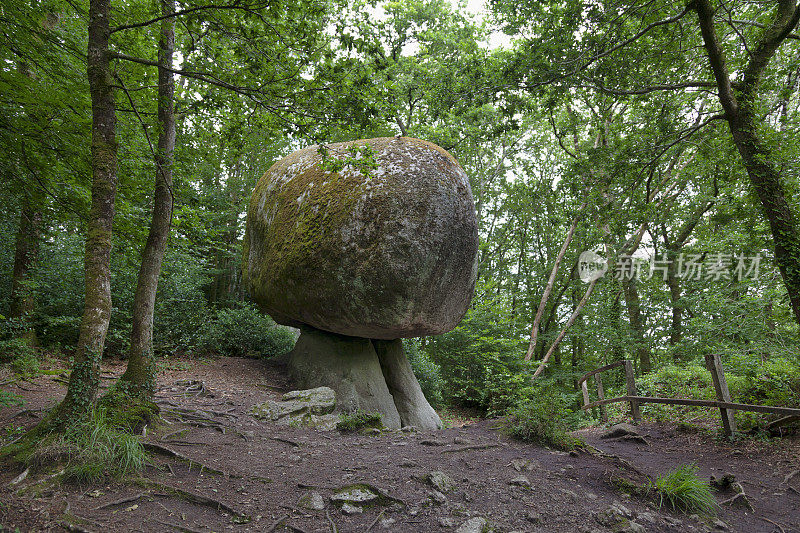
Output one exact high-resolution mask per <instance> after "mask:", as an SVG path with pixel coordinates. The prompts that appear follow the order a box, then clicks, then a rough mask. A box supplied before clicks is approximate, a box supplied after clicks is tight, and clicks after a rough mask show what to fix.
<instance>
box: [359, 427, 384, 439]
mask: <svg viewBox="0 0 800 533" xmlns="http://www.w3.org/2000/svg"><path fill="white" fill-rule="evenodd" d="M361 434H362V435H368V436H372V437H374V436H377V435H380V434H381V430H380V429H378V428H366V429H363V430H362V431H361Z"/></svg>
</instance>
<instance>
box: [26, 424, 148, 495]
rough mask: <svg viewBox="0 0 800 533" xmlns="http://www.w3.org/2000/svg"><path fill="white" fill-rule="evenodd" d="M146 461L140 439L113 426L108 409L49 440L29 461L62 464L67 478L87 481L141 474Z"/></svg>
mask: <svg viewBox="0 0 800 533" xmlns="http://www.w3.org/2000/svg"><path fill="white" fill-rule="evenodd" d="M146 460H147V455H146V453H145V451H144V448H143V447H142V444H141V443H140V442H139V439H138V438H137V437H136V436H135V435H132V434H130V433H128V432H126V431H124V430H123V429H120V428H119V427H117V426H115V425H113V424H111V423H110V422H109V421H108V418H107V416H106V412H105V410H104V409H96V410H95V411H93V413H92V415H91V417H89V418H88V419H87V420H85V421H83V422H79V423H76V424H69V425H67V426H66V427H65V428H64V430H63V432H57V433H51V434H50V435H48V436H47V437H45V438H44V439H43V440H42V441H41V442H40V443H39V444H38V445H36V447H35V448H33V449H32V450H31V452H30V454H29V455H28V457H27V460H26V462H28V463H30V464H31V465H33V466H40V467H42V466H50V465H62V466H63V469H64V479H67V480H71V481H78V482H87V481H96V480H98V479H101V478H104V477H106V476H114V477H121V476H124V475H127V474H132V473H136V472H139V471H141V469H142V467H144V464H145V462H146Z"/></svg>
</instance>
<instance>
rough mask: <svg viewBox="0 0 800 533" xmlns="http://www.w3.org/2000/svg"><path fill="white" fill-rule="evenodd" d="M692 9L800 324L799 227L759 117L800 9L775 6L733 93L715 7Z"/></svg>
mask: <svg viewBox="0 0 800 533" xmlns="http://www.w3.org/2000/svg"><path fill="white" fill-rule="evenodd" d="M692 5H693V7H694V9H695V11H696V12H697V17H698V21H699V24H700V32H701V34H702V37H703V42H704V45H705V48H706V53H707V55H708V61H709V66H710V67H711V72H712V73H713V75H714V80H715V82H716V85H717V89H718V96H719V101H720V103H721V104H722V108H723V109H724V110H725V119H726V120H727V122H728V126H729V128H730V131H731V135H732V136H733V142H734V144H735V145H736V149H737V150H738V152H739V155H741V157H742V162H743V163H744V168H745V170H746V171H747V175H748V177H749V178H750V184H751V185H752V186H753V189H754V191H755V193H756V196H758V199H759V200H760V202H761V207H762V209H763V211H764V215H765V217H766V219H767V221H768V222H769V226H770V230H771V232H772V239H773V242H774V247H775V262H776V263H777V264H778V269H779V270H780V273H781V276H782V277H783V283H784V285H785V286H786V293H787V295H788V296H789V302H790V304H791V308H792V311H793V312H794V316H795V320H796V321H797V323H798V324H800V223H798V214H797V213H796V212H795V209H794V208H793V206H792V204H791V203H790V200H789V198H790V197H789V195H788V193H787V187H786V185H785V183H784V181H785V177H784V176H782V175H781V171H780V169H779V166H778V164H777V161H776V158H775V154H774V153H773V151H772V150H771V149H770V147H769V146H768V144H767V142H766V141H765V140H764V139H763V138H762V136H761V135H760V134H759V132H758V127H757V125H758V124H759V122H761V121H760V119H759V118H758V117H757V108H758V102H757V101H758V97H759V96H760V94H759V91H761V90H762V86H761V85H762V80H763V77H764V73H765V71H766V69H767V66H768V65H769V62H770V61H771V60H772V58H773V56H774V55H775V53H776V52H777V51H778V49H779V48H780V46H781V45H782V44H783V43H784V41H786V39H787V38H788V37H789V35H790V34H791V33H792V31H794V29H795V28H796V27H797V25H798V22H800V5H797V3H796V2H794V1H792V0H781V1H779V2H776V9H775V14H774V18H773V20H772V21H771V23H769V24H767V25H765V27H764V31H763V33H762V34H761V36H760V39H759V41H758V42H756V43H753V45H751V47H750V52H749V57H750V59H749V61H748V63H747V66H746V67H745V68H744V71H743V72H742V74H741V81H740V82H738V83H737V84H736V87H735V88H734V83H733V81H732V79H731V76H730V72H729V71H728V66H727V63H726V59H725V53H724V50H723V48H722V43H721V42H720V40H719V38H718V37H717V33H716V29H715V27H714V16H715V14H716V10H715V9H714V6H712V5H711V2H710V1H709V0H696V1H695V2H694V3H693V4H692Z"/></svg>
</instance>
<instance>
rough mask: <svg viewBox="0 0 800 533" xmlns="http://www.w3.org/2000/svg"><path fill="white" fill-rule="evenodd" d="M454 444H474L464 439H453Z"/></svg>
mask: <svg viewBox="0 0 800 533" xmlns="http://www.w3.org/2000/svg"><path fill="white" fill-rule="evenodd" d="M453 443H454V444H472V441H471V440H469V439H465V438H464V437H456V438H454V439H453Z"/></svg>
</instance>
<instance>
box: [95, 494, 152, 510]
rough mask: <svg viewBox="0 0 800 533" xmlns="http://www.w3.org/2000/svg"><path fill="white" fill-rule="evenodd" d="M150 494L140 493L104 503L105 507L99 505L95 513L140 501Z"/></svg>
mask: <svg viewBox="0 0 800 533" xmlns="http://www.w3.org/2000/svg"><path fill="white" fill-rule="evenodd" d="M148 494H150V493H149V492H140V493H139V494H136V495H135V496H128V497H126V498H120V499H119V500H114V501H113V502H108V503H104V504H103V505H99V506H97V507H95V508H94V510H95V511H99V510H100V509H108V508H109V507H114V506H116V505H123V504H125V503H132V502H135V501H137V500H139V499H140V498H141V497H142V496H145V495H148Z"/></svg>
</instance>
